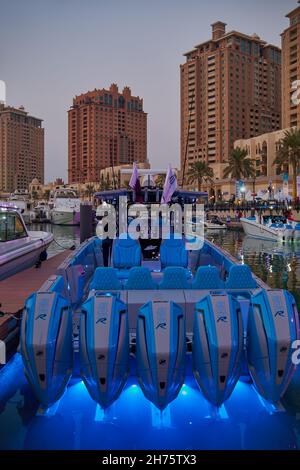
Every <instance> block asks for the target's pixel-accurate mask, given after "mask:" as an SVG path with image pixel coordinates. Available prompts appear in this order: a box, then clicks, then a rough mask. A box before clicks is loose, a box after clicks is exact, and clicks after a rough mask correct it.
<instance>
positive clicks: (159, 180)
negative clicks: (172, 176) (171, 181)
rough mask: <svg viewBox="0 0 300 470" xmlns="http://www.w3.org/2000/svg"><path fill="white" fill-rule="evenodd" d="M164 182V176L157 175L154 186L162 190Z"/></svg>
mask: <svg viewBox="0 0 300 470" xmlns="http://www.w3.org/2000/svg"><path fill="white" fill-rule="evenodd" d="M165 181H166V175H159V176H157V178H156V179H155V184H156V186H157V187H158V188H163V187H164V184H165Z"/></svg>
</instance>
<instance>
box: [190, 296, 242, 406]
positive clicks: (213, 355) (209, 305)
mask: <svg viewBox="0 0 300 470" xmlns="http://www.w3.org/2000/svg"><path fill="white" fill-rule="evenodd" d="M242 351H243V324H242V315H241V310H240V305H239V303H238V302H237V300H235V299H234V298H233V297H231V296H230V295H227V294H225V293H224V294H223V293H222V294H211V295H208V296H206V297H205V298H204V299H202V300H201V301H200V302H198V303H197V304H196V314H195V321H194V338H193V370H194V376H195V379H196V381H197V383H198V385H199V387H200V388H201V390H202V392H203V394H204V396H205V397H206V399H207V400H208V401H210V402H211V403H212V404H213V405H215V406H221V405H222V403H223V402H224V401H225V400H227V399H228V398H229V397H230V395H231V393H232V391H233V389H234V387H235V384H236V382H237V381H238V379H239V376H240V372H241V366H242V358H241V355H242Z"/></svg>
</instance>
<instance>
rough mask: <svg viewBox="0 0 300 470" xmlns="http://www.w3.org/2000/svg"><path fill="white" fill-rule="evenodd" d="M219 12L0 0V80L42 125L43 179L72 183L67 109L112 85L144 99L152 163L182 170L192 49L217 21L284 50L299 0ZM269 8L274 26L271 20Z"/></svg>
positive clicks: (193, 5) (12, 101)
mask: <svg viewBox="0 0 300 470" xmlns="http://www.w3.org/2000/svg"><path fill="white" fill-rule="evenodd" d="M256 5H257V8H256V7H255V6H256ZM222 6H223V7H224V2H221V1H219V0H217V1H215V2H214V3H213V4H212V5H206V4H205V3H204V2H196V1H194V0H189V1H188V2H171V1H166V2H164V4H163V5H160V4H158V2H152V3H151V5H148V4H147V3H146V2H145V3H143V4H141V2H136V1H129V2H126V4H121V2H118V1H115V2H112V4H111V5H106V4H105V3H104V2H101V1H98V2H96V1H95V0H89V2H87V3H86V4H82V3H81V2H79V1H76V0H75V1H72V2H71V1H70V0H64V1H63V2H58V1H56V0H54V1H52V2H51V3H50V2H43V3H42V4H41V2H37V1H35V0H28V1H27V2H26V4H21V2H18V1H16V0H13V1H12V2H9V3H8V2H6V1H0V7H1V16H2V18H3V27H2V28H1V31H0V40H1V43H2V44H6V47H5V48H3V49H1V50H0V63H1V68H0V71H1V72H0V79H2V80H5V82H6V85H7V104H8V105H11V106H17V107H18V106H21V105H24V106H25V108H26V109H27V110H28V111H29V112H30V114H33V115H38V116H40V117H41V118H42V119H44V127H45V151H46V162H45V163H46V178H45V179H46V181H49V180H53V179H54V178H55V177H62V178H64V179H65V180H66V179H67V141H68V133H67V111H68V109H69V104H70V101H71V99H72V97H73V96H74V95H79V94H80V93H83V92H85V91H87V90H93V89H94V88H107V87H109V85H110V83H112V82H116V83H118V85H119V87H120V88H123V87H124V86H126V85H127V86H129V87H131V88H132V89H133V90H134V92H135V94H136V95H140V96H142V97H143V98H144V110H145V112H146V113H148V116H149V117H148V140H149V145H148V156H149V159H150V162H151V164H152V165H153V166H158V167H162V166H167V164H168V163H169V162H170V163H172V164H173V165H174V166H179V154H180V131H179V126H180V93H179V90H180V87H179V82H180V75H179V65H180V64H181V63H183V59H184V58H183V54H184V53H185V52H186V51H187V50H189V48H190V46H191V44H198V43H200V42H202V41H204V40H206V38H207V37H208V36H209V34H210V25H211V23H212V22H214V21H218V20H223V21H225V22H226V23H228V30H229V31H230V30H232V29H235V30H239V31H243V32H244V33H246V34H253V33H254V32H255V33H257V34H258V35H259V36H261V37H263V39H265V40H266V41H267V42H269V43H274V44H275V45H277V46H280V34H281V33H282V31H283V30H284V29H286V28H287V27H288V20H287V18H285V15H286V14H287V13H288V12H289V11H291V10H292V9H294V8H296V6H297V2H296V0H289V1H285V2H282V1H279V0H275V1H272V2H271V0H269V1H266V2H264V3H263V4H261V2H258V1H256V0H255V1H253V2H251V4H249V5H241V4H240V2H237V1H236V0H229V1H228V2H227V8H226V11H225V12H224V11H223V9H222V8H220V7H222ZM258 8H259V12H260V14H259V15H258V14H257V13H258ZM270 8H272V23H271V24H270V22H267V21H266V18H267V15H268V13H269V11H270ZM16 12H18V13H19V15H18V16H16ZM102 17H104V21H103V19H102ZM11 24H14V34H13V35H11V34H10V28H9V25H11ZM7 38H9V41H8V40H7Z"/></svg>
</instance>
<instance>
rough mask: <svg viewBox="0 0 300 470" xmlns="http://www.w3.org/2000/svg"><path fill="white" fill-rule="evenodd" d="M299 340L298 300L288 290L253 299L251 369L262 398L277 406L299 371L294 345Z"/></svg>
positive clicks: (250, 320) (249, 332) (250, 333)
mask: <svg viewBox="0 0 300 470" xmlns="http://www.w3.org/2000/svg"><path fill="white" fill-rule="evenodd" d="M297 339H299V315H298V311H297V306H296V302H295V299H294V297H293V296H292V295H291V294H290V293H289V292H287V291H284V290H261V291H260V292H258V293H257V294H256V295H254V296H252V298H251V311H250V315H249V320H248V345H247V357H248V367H249V371H250V374H251V376H252V379H253V382H254V385H255V387H256V389H257V391H258V392H259V394H260V395H262V397H264V398H265V399H266V400H267V401H269V402H272V403H277V402H278V401H279V400H280V398H281V397H282V396H283V394H284V392H285V391H286V389H287V387H288V385H289V383H290V381H291V379H292V377H293V374H294V371H295V366H294V365H293V363H292V354H293V349H292V344H293V342H294V341H295V340H297Z"/></svg>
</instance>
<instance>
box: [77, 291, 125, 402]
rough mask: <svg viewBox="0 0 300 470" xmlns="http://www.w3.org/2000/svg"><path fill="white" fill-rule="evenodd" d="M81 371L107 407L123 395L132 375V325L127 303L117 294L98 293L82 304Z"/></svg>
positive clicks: (97, 398)
mask: <svg viewBox="0 0 300 470" xmlns="http://www.w3.org/2000/svg"><path fill="white" fill-rule="evenodd" d="M80 370H81V376H82V379H83V381H84V383H85V385H86V388H87V389H88V392H89V394H90V395H91V397H92V398H93V400H95V401H96V402H97V403H99V404H100V405H101V406H102V407H103V408H106V407H108V406H110V405H111V404H112V403H113V402H114V401H115V400H116V399H117V398H118V397H119V395H120V393H121V392H122V389H123V387H124V385H125V383H126V380H127V377H128V374H129V328H128V316H127V309H126V305H125V304H124V303H123V302H121V301H120V300H119V299H118V297H117V296H115V295H113V294H102V293H100V292H95V294H93V295H92V296H90V297H89V298H88V300H87V301H86V302H85V303H84V304H83V306H82V314H81V320H80Z"/></svg>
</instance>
